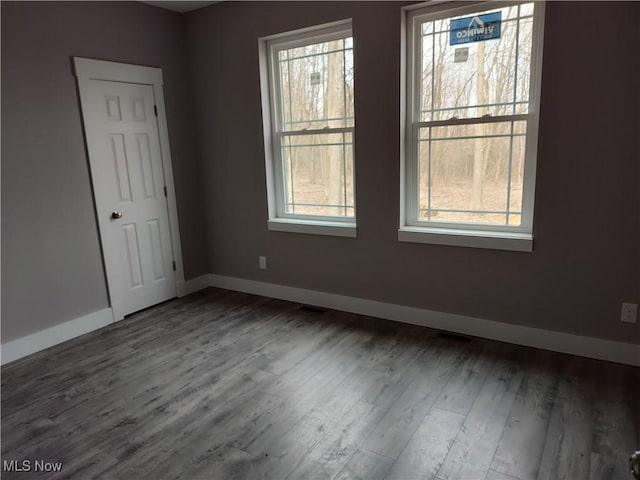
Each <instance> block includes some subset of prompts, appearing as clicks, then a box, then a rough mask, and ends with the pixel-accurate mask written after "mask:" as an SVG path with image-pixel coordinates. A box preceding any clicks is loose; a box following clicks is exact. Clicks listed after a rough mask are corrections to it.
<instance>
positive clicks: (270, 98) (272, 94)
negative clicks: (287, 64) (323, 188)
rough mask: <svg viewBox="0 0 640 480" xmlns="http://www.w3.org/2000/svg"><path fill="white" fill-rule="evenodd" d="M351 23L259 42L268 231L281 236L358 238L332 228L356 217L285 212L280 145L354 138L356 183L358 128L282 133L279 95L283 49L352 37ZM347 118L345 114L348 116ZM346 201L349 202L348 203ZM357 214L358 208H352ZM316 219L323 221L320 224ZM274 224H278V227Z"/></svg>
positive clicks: (311, 28) (321, 26) (306, 30)
mask: <svg viewBox="0 0 640 480" xmlns="http://www.w3.org/2000/svg"><path fill="white" fill-rule="evenodd" d="M352 36H353V31H352V22H351V19H345V20H340V21H337V22H331V23H326V24H322V25H314V26H311V27H307V28H302V29H299V30H295V31H291V32H285V33H278V34H275V35H269V36H265V37H261V38H259V39H258V60H259V70H260V72H259V73H260V95H261V105H262V127H263V136H264V155H265V172H266V182H267V206H268V215H269V217H268V229H269V230H275V231H281V232H295V233H311V234H318V235H338V236H348V237H354V236H355V229H354V230H353V233H349V234H346V235H345V232H347V231H348V230H343V229H337V228H333V226H335V225H337V224H339V223H344V224H345V226H346V227H347V229H351V228H352V227H353V224H354V222H355V213H354V216H353V217H346V216H344V217H343V216H325V215H305V214H296V213H287V212H286V209H285V192H286V188H285V185H284V178H283V174H282V172H283V167H282V154H281V148H280V146H281V144H282V138H283V137H286V136H296V135H298V136H300V135H314V134H322V135H330V134H333V133H350V134H351V140H352V143H351V151H352V155H353V159H354V162H353V167H352V168H353V178H354V179H355V168H356V165H355V126H351V127H337V128H327V129H317V130H316V129H311V130H304V131H302V130H300V131H296V130H294V131H281V130H282V129H281V125H280V124H281V119H282V112H281V111H280V110H281V108H282V102H281V98H280V95H281V92H280V86H279V81H280V75H279V72H278V69H279V64H278V62H277V61H275V60H274V59H277V55H278V52H279V51H280V50H283V49H289V48H294V47H299V46H302V45H308V44H311V43H317V42H326V41H330V40H334V39H338V38H346V37H352ZM345 114H346V113H345ZM355 190H356V186H355V180H354V186H353V195H354V199H355V198H356V197H355V196H356V191H355ZM345 201H346V199H345ZM351 208H353V210H354V212H355V204H354V205H353V206H352V207H351ZM316 217H320V220H317V218H316ZM289 219H291V220H297V222H290V223H283V224H280V223H279V222H281V221H282V220H289ZM272 222H278V223H277V224H275V223H272ZM324 223H328V224H331V225H330V227H332V228H325V225H324ZM303 224H308V226H309V228H303Z"/></svg>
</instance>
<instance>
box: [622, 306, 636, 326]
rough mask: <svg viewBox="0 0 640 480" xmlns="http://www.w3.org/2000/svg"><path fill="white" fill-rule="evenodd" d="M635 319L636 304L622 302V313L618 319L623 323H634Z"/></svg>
mask: <svg viewBox="0 0 640 480" xmlns="http://www.w3.org/2000/svg"><path fill="white" fill-rule="evenodd" d="M637 319H638V304H637V303H623V304H622V315H620V321H621V322H624V323H636V321H637Z"/></svg>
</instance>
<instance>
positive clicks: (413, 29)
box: [398, 1, 545, 252]
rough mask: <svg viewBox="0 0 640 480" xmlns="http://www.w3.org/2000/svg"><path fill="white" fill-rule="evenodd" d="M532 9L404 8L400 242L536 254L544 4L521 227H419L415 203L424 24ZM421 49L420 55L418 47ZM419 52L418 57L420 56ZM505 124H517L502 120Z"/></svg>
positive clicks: (536, 44) (536, 31)
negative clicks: (480, 13) (483, 11)
mask: <svg viewBox="0 0 640 480" xmlns="http://www.w3.org/2000/svg"><path fill="white" fill-rule="evenodd" d="M522 3H529V2H527V1H519V2H493V1H491V2H475V3H473V4H465V5H464V6H462V7H460V6H457V5H459V4H456V3H454V2H430V3H429V4H428V6H426V7H425V4H422V5H420V6H418V7H416V6H411V7H406V8H405V12H404V15H403V39H404V40H403V42H402V47H403V50H402V57H401V61H402V63H401V69H400V72H401V83H400V84H401V108H400V129H401V139H402V140H403V141H401V142H400V144H401V147H400V148H401V151H400V159H401V166H400V179H401V180H400V181H401V185H400V228H399V230H398V240H399V241H403V242H416V243H431V244H438V245H452V246H462V247H475V248H489V249H497V250H514V251H523V252H531V251H533V206H534V197H535V177H536V157H537V149H538V126H539V113H540V108H539V107H540V86H541V79H542V52H543V43H544V42H543V41H544V11H545V3H544V2H539V1H536V2H535V10H534V16H533V32H532V51H531V77H530V86H529V112H528V113H527V114H525V115H513V116H512V117H524V119H525V120H527V136H526V147H525V160H524V174H523V193H522V217H521V218H522V222H521V224H520V225H518V226H514V225H486V224H478V225H476V224H470V223H452V222H451V223H446V222H430V221H418V220H417V219H418V202H417V192H418V184H417V181H418V180H417V161H418V159H417V149H416V147H415V146H416V145H417V139H418V137H419V127H420V126H421V125H422V124H424V123H433V122H421V121H419V120H420V117H419V112H418V110H417V108H419V105H418V102H417V101H416V99H415V93H417V88H419V86H420V71H419V70H420V69H419V66H418V65H419V63H418V62H419V61H420V60H419V59H420V54H421V52H420V50H419V48H420V45H421V42H420V41H419V40H420V28H419V24H420V23H421V22H423V21H425V20H433V19H441V18H447V17H453V16H458V15H465V14H467V13H472V12H476V11H478V9H479V8H480V9H481V8H483V7H486V8H487V10H489V9H495V8H501V7H504V6H510V5H517V4H522ZM416 46H418V49H416V48H415V47H416ZM416 50H417V51H416ZM501 118H504V119H505V121H510V120H513V119H516V120H517V119H518V118H509V117H508V116H503V117H501ZM465 123H477V120H472V121H469V120H468V119H460V120H455V119H452V120H446V121H442V122H438V124H442V125H460V124H465Z"/></svg>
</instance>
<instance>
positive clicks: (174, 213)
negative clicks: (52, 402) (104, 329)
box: [73, 57, 185, 321]
mask: <svg viewBox="0 0 640 480" xmlns="http://www.w3.org/2000/svg"><path fill="white" fill-rule="evenodd" d="M73 64H74V73H75V75H76V76H77V77H78V88H79V90H80V94H81V96H82V92H83V90H84V89H85V88H86V86H87V84H88V82H89V81H90V80H104V81H110V82H125V83H140V84H144V85H151V86H152V87H153V96H154V101H155V104H156V107H157V110H158V114H157V117H156V118H157V125H158V137H159V139H160V152H161V156H162V170H163V174H164V185H165V187H166V189H167V197H166V202H167V211H168V216H169V230H170V234H171V248H172V254H173V261H174V262H175V266H176V268H175V272H174V276H175V281H176V291H177V289H178V285H179V284H181V283H184V281H185V280H184V263H183V260H182V245H181V241H180V228H179V225H180V222H179V220H178V205H177V203H176V192H175V184H174V180H173V166H172V162H171V147H170V145H169V129H168V126H167V114H166V110H165V104H164V94H163V89H162V86H163V84H164V80H163V76H162V69H160V68H155V67H146V66H142V65H132V64H128V63H117V62H107V61H103V60H95V59H90V58H82V57H73ZM84 121H85V120H84V119H83V122H84ZM86 129H87V125H86V124H85V130H86ZM102 256H103V260H104V261H105V266H106V260H105V259H104V251H102ZM107 283H108V284H109V275H107ZM108 286H109V303H110V305H112V306H114V307H115V308H113V320H114V321H117V320H121V319H122V315H121V314H120V313H119V311H118V310H119V309H118V308H117V307H118V302H117V301H115V302H114V298H113V297H112V293H111V292H112V291H113V286H112V285H110V284H109V285H108Z"/></svg>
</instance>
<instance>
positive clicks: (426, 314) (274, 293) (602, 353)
mask: <svg viewBox="0 0 640 480" xmlns="http://www.w3.org/2000/svg"><path fill="white" fill-rule="evenodd" d="M209 284H210V285H211V286H213V287H219V288H226V289H229V290H236V291H239V292H246V293H251V294H254V295H262V296H265V297H271V298H278V299H282V300H288V301H291V302H298V303H304V304H307V305H316V306H320V307H324V308H331V309H335V310H341V311H345V312H351V313H356V314H360V315H367V316H371V317H377V318H384V319H386V320H392V321H396V322H402V323H409V324H412V325H420V326H424V327H429V328H435V329H439V330H447V331H451V332H457V333H462V334H465V335H473V336H476V337H482V338H488V339H492V340H498V341H501V342H507V343H514V344H516V345H524V346H527V347H534V348H540V349H543V350H551V351H555V352H561V353H568V354H570V355H577V356H580V357H587V358H595V359H598V360H606V361H610V362H616V363H623V364H627V365H634V366H638V367H640V345H635V344H631V343H623V342H615V341H611V340H603V339H599V338H594V337H585V336H582V335H574V334H570V333H563V332H557V331H552V330H543V329H540V328H533V327H525V326H522V325H513V324H509V323H503V322H496V321H493V320H485V319H482V318H475V317H468V316H465V315H457V314H453V313H445V312H437V311H434V310H426V309H422V308H415V307H407V306H404V305H397V304H392V303H384V302H378V301H375V300H366V299H363V298H355V297H347V296H344V295H337V294H333V293H326V292H319V291H315V290H306V289H302V288H295V287H287V286H284V285H276V284H272V283H265V282H257V281H254V280H246V279H242V278H235V277H227V276H222V275H215V274H210V275H209Z"/></svg>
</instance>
